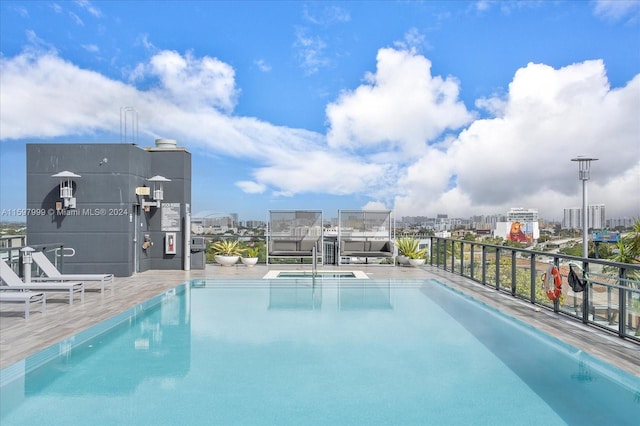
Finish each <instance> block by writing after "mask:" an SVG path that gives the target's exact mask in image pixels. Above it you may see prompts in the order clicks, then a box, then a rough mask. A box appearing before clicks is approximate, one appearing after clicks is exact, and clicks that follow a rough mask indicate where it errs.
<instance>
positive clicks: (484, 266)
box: [482, 246, 487, 285]
mask: <svg viewBox="0 0 640 426" xmlns="http://www.w3.org/2000/svg"><path fill="white" fill-rule="evenodd" d="M482 284H483V285H486V284H487V246H482Z"/></svg>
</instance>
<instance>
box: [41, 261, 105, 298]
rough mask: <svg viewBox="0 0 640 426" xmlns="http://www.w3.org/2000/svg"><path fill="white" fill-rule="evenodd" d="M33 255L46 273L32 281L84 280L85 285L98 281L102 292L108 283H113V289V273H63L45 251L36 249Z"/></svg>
mask: <svg viewBox="0 0 640 426" xmlns="http://www.w3.org/2000/svg"><path fill="white" fill-rule="evenodd" d="M31 256H32V258H33V261H34V262H35V263H36V264H37V265H38V267H39V268H40V270H42V272H43V273H44V274H45V275H46V276H45V277H33V278H31V280H32V281H82V282H84V283H85V285H86V284H87V281H98V282H100V292H101V293H104V285H105V284H106V283H109V284H111V291H113V274H62V273H61V272H60V271H58V269H57V268H56V266H55V265H54V264H53V263H51V261H50V260H49V258H48V257H47V256H46V255H45V254H44V253H43V252H41V251H34V252H33V253H32V254H31Z"/></svg>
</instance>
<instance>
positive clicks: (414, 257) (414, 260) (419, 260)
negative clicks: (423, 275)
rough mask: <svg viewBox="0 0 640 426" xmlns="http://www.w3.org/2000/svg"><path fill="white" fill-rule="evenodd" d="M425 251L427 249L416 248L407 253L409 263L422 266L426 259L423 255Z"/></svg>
mask: <svg viewBox="0 0 640 426" xmlns="http://www.w3.org/2000/svg"><path fill="white" fill-rule="evenodd" d="M426 253H427V249H416V251H413V252H412V253H409V264H410V265H411V266H422V265H424V263H425V262H426V261H427V259H426V258H425V257H424V256H425V254H426Z"/></svg>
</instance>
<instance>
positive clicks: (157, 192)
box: [142, 175, 171, 211]
mask: <svg viewBox="0 0 640 426" xmlns="http://www.w3.org/2000/svg"><path fill="white" fill-rule="evenodd" d="M147 181H149V182H153V191H152V192H151V194H147V195H151V196H152V198H153V201H146V200H144V199H143V200H142V207H143V208H144V209H145V211H148V210H149V207H160V206H161V204H162V200H163V199H164V185H163V183H164V182H171V179H167V178H166V177H164V176H160V175H156V176H153V177H150V178H149V179H147Z"/></svg>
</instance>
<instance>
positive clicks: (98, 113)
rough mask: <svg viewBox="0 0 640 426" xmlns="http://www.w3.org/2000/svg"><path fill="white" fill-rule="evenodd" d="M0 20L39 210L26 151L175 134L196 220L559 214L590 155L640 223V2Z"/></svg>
mask: <svg viewBox="0 0 640 426" xmlns="http://www.w3.org/2000/svg"><path fill="white" fill-rule="evenodd" d="M249 8H250V9H251V14H247V11H248V9H249ZM0 12H1V13H0V23H1V25H0V52H1V57H0V61H1V70H2V79H0V95H1V97H0V130H1V132H0V178H1V179H0V208H1V209H9V210H11V209H13V210H15V209H20V208H24V207H25V198H26V194H25V192H26V182H25V179H24V178H25V177H26V174H25V157H26V154H25V151H26V149H25V146H26V144H27V143H32V142H33V143H48V142H51V143H66V142H69V143H79V142H82V143H92V142H103V143H118V142H123V143H137V144H138V145H139V146H141V147H152V146H153V145H154V141H155V139H156V138H168V139H176V140H177V141H178V146H181V147H185V148H186V149H187V150H188V151H189V152H191V153H192V158H193V164H192V200H193V203H192V204H193V205H192V206H191V207H192V212H193V213H194V214H198V213H199V212H203V211H217V212H219V211H220V210H226V209H227V208H228V209H229V211H230V212H237V213H238V214H239V215H240V216H241V217H246V218H251V219H253V220H261V219H263V218H265V217H266V215H267V212H268V211H269V210H271V209H282V210H296V209H323V210H326V211H328V212H330V211H335V212H337V211H338V210H341V209H378V210H387V209H388V210H393V211H394V212H395V214H396V215H397V216H398V217H401V216H403V215H404V216H409V215H426V216H435V215H437V214H438V213H446V214H448V215H450V216H452V217H464V216H465V215H469V216H470V215H490V214H495V213H496V212H501V211H502V212H506V211H508V210H509V209H510V208H511V207H514V206H524V207H527V208H535V209H537V210H538V211H539V212H540V215H541V217H544V218H547V219H548V220H554V221H560V220H562V219H563V209H565V208H570V207H571V206H579V205H580V198H581V193H580V181H579V180H578V170H577V167H576V165H575V164H573V163H572V162H571V158H574V157H576V156H577V155H590V156H593V157H595V158H599V161H597V162H595V163H594V164H593V165H592V170H591V180H590V182H589V203H590V204H592V203H593V204H605V205H606V206H607V215H608V216H610V217H612V218H613V217H640V190H638V188H639V187H640V143H639V140H640V134H639V129H638V126H637V116H638V115H640V95H639V93H640V54H639V53H638V52H640V39H639V38H638V37H637V34H638V27H639V26H640V1H636V0H632V1H602V0H600V1H589V2H573V1H558V2H519V1H501V2H494V1H486V0H483V1H459V2H444V1H434V2H268V1H266V2H242V1H240V2H207V1H198V2H195V1H187V2H163V3H161V4H158V5H154V4H152V3H149V2H135V1H134V2H127V3H121V2H107V1H94V2H90V1H86V0H83V1H76V2H57V3H56V2H30V1H3V2H2V3H0ZM152 12H153V13H152ZM251 16H259V17H260V19H254V18H251ZM123 111H124V112H125V114H124V123H123ZM123 124H124V125H125V129H124V132H123ZM223 213H227V212H223ZM7 219H9V218H8V217H3V220H7ZM16 219H19V218H16Z"/></svg>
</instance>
